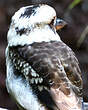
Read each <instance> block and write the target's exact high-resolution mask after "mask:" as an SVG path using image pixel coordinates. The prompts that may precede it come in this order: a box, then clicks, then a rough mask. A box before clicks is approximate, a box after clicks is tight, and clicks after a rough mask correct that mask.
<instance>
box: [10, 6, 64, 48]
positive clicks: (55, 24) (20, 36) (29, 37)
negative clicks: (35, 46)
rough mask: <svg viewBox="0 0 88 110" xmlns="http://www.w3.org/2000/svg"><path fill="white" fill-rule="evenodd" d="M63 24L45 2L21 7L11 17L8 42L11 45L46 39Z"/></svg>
mask: <svg viewBox="0 0 88 110" xmlns="http://www.w3.org/2000/svg"><path fill="white" fill-rule="evenodd" d="M65 25H66V22H65V21H63V20H61V19H57V17H56V12H55V10H54V9H53V8H52V7H50V6H48V5H46V4H38V5H31V6H26V7H22V8H21V9H19V10H18V11H17V12H16V13H15V14H14V16H13V17H12V20H11V25H10V29H9V31H8V44H9V45H10V46H13V45H25V44H31V43H33V42H39V41H43V40H44V41H47V40H48V39H50V38H48V36H51V35H52V33H54V34H55V32H56V30H59V29H61V28H63V27H64V26H65ZM50 30H51V31H50ZM46 31H47V32H46ZM48 33H51V35H50V34H49V35H48ZM46 35H47V36H46ZM39 36H41V37H39ZM42 36H43V37H42ZM45 36H46V37H47V38H46V37H45ZM54 38H55V37H54V36H53V39H54ZM38 39H39V40H38ZM45 39H46V40H45ZM56 39H57V38H56ZM51 40H52V38H51Z"/></svg>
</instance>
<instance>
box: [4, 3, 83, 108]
mask: <svg viewBox="0 0 88 110" xmlns="http://www.w3.org/2000/svg"><path fill="white" fill-rule="evenodd" d="M66 24H67V23H66V22H65V21H64V20H62V19H61V18H57V15H56V11H55V9H54V8H53V7H51V6H49V5H47V4H36V5H30V6H25V7H22V8H20V9H19V10H18V11H17V12H15V14H14V15H13V17H12V19H11V24H10V27H9V30H8V34H7V42H8V45H7V48H6V53H5V54H6V71H7V74H6V87H7V90H8V93H9V94H10V95H11V97H12V98H13V99H14V100H15V102H16V104H17V105H18V107H19V109H21V110H82V78H81V70H80V67H79V62H78V59H77V58H76V56H75V53H74V52H73V51H72V49H71V48H70V47H69V46H67V45H66V44H65V43H64V42H63V41H62V40H61V38H60V36H59V34H58V33H57V31H58V30H60V29H61V28H63V27H64V26H65V25H66Z"/></svg>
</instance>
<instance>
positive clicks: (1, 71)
mask: <svg viewBox="0 0 88 110" xmlns="http://www.w3.org/2000/svg"><path fill="white" fill-rule="evenodd" d="M72 2H73V0H0V107H4V108H8V109H10V110H16V109H17V107H16V105H15V104H14V102H13V101H12V100H11V98H10V96H9V95H8V93H7V90H6V87H5V78H6V66H5V48H6V45H7V31H8V29H9V25H10V20H11V17H12V16H13V14H14V13H15V12H16V11H17V10H18V9H19V8H20V7H22V6H27V5H31V4H37V3H47V4H49V5H51V6H53V7H54V8H55V10H56V12H57V16H58V17H60V18H63V19H64V20H65V21H67V23H68V25H67V26H66V27H65V28H63V29H62V30H60V31H58V33H59V34H60V36H61V39H62V40H63V41H64V42H65V43H66V44H67V45H69V46H70V47H71V48H72V49H73V51H74V52H75V53H76V56H77V58H78V59H79V62H80V68H81V70H82V77H83V83H84V84H83V85H84V89H83V96H84V101H88V37H87V36H88V0H83V1H82V0H81V2H80V3H78V4H75V5H74V6H73V5H72ZM81 37H82V38H84V39H83V40H82V39H81ZM79 39H81V40H82V43H81V45H80V46H79V47H78V45H79V43H78V42H79V41H80V40H79Z"/></svg>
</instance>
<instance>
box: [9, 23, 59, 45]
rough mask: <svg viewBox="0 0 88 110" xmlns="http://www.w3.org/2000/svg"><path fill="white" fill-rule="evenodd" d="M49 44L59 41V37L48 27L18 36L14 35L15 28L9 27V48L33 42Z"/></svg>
mask: <svg viewBox="0 0 88 110" xmlns="http://www.w3.org/2000/svg"><path fill="white" fill-rule="evenodd" d="M43 41H45V42H50V41H61V40H60V36H59V35H58V34H57V32H53V30H52V29H51V28H50V27H49V26H48V25H46V26H44V27H42V28H40V27H38V28H35V29H33V30H32V31H31V32H28V33H25V34H23V35H21V36H20V35H19V34H17V33H16V31H15V28H12V27H10V29H9V32H8V44H9V46H17V45H25V44H32V43H34V42H43Z"/></svg>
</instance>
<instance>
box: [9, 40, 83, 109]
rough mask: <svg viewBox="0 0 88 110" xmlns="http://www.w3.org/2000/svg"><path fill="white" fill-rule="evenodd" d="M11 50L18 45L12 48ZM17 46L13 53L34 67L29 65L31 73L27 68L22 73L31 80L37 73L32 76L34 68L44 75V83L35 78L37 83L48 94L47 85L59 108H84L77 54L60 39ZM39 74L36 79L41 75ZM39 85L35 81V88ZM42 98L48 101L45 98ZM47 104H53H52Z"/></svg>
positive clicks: (44, 102) (52, 98)
mask: <svg viewBox="0 0 88 110" xmlns="http://www.w3.org/2000/svg"><path fill="white" fill-rule="evenodd" d="M11 50H12V51H13V50H14V49H13V48H11ZM15 50H16V51H13V53H15V54H17V55H18V56H19V59H21V60H22V61H25V62H26V63H28V65H29V66H30V67H31V69H30V68H29V69H28V74H27V75H26V74H24V72H23V73H22V74H23V75H24V76H25V77H27V78H28V79H29V83H30V80H31V78H32V77H33V75H31V76H30V74H32V73H33V71H34V73H36V74H37V75H36V76H38V77H39V78H42V79H43V81H42V83H36V82H35V85H37V87H38V86H40V87H41V86H42V87H43V89H42V91H43V92H44V94H45V91H46V89H45V88H47V93H48V96H49V95H50V97H51V100H53V101H54V103H56V106H57V107H56V108H58V109H60V110H76V109H77V110H81V100H80V97H79V96H80V94H81V93H82V92H81V88H82V79H81V71H80V68H79V64H78V60H77V58H76V57H75V54H74V53H73V51H72V50H71V49H70V48H69V47H68V46H67V45H65V44H64V43H63V42H56V41H52V42H41V43H33V44H32V45H25V46H23V47H22V46H20V47H17V48H15ZM16 52H17V53H16ZM36 76H35V77H34V78H35V79H36V78H38V77H36ZM36 81H37V80H36ZM35 85H33V84H32V87H33V89H38V88H36V86H35ZM37 91H38V90H37ZM42 91H38V92H37V94H39V95H38V98H40V101H41V100H42V99H41V97H42V95H41V97H40V94H41V93H42ZM44 94H43V95H44ZM43 98H44V97H43ZM71 100H73V103H72V102H71ZM42 102H43V104H47V101H45V100H42ZM47 106H48V108H50V106H49V105H47ZM74 108H75V109H74ZM50 109H51V108H50ZM58 109H55V110H58ZM52 110H54V109H52Z"/></svg>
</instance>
